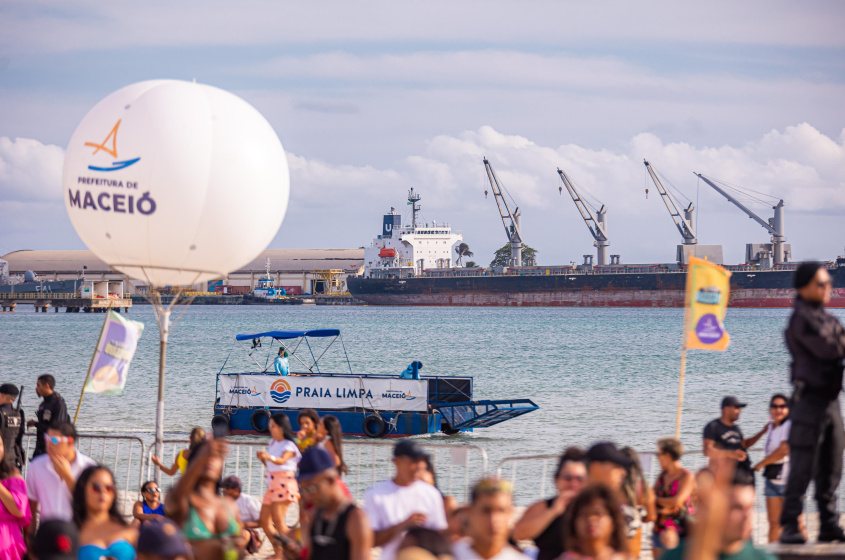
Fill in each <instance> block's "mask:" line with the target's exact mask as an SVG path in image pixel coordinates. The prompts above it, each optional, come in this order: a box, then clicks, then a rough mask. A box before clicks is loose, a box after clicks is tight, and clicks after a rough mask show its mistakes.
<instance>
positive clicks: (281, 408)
mask: <svg viewBox="0 0 845 560" xmlns="http://www.w3.org/2000/svg"><path fill="white" fill-rule="evenodd" d="M337 341H340V344H339V345H337V346H334V344H335V342H337ZM333 346H334V348H335V349H336V351H335V353H334V355H332V358H333V360H334V362H335V363H342V362H343V361H345V364H346V366H345V368H344V369H348V373H347V372H345V371H344V372H342V373H341V372H337V373H329V372H325V371H322V370H321V369H320V363H321V360H323V361H324V362H325V360H326V359H327V358H324V357H325V356H326V354H327V352H328V350H329V349H330V348H332V347H333ZM235 347H237V348H239V349H242V350H243V351H244V352H245V353H246V354H247V355H248V357H249V359H250V361H251V362H252V363H253V364H255V366H257V367H255V368H253V369H252V371H228V372H226V371H224V370H225V369H226V365H227V364H228V363H229V358H230V357H231V355H232V352H234V351H235ZM280 348H281V349H284V350H285V351H286V352H287V353H288V363H289V364H290V374H289V375H284V376H282V375H278V374H276V372H275V370H274V367H273V359H274V358H275V356H276V355H278V354H279V349H280ZM265 349H266V350H267V355H266V358H264V360H263V361H264V365H262V364H261V361H260V360H259V359H258V358H257V357H256V354H259V353H260V354H263V351H264V350H265ZM337 350H342V351H343V356H342V357H340V358H342V359H339V357H338V356H337V354H339V352H337ZM422 367H423V366H422V363H420V362H413V363H411V364H410V365H409V366H408V367H407V368H406V369H405V370H404V371H402V372H401V373H400V374H399V375H387V374H384V375H379V374H375V375H373V374H357V373H353V371H352V365H351V363H350V362H349V357H348V354H347V353H346V347H345V345H344V344H343V339H342V337H341V335H340V331H339V330H337V329H318V330H278V331H267V332H261V333H254V334H239V335H236V336H235V345H234V346H233V348H232V351H231V352H230V353H229V355H228V356H227V357H226V361H225V362H224V364H223V367H221V368H220V371H219V372H218V373H217V389H216V399H215V405H214V417H213V419H212V421H211V425H212V428H213V429H214V430H215V433H218V432H228V433H231V434H256V435H257V434H266V433H268V422H269V420H270V416H272V415H273V414H276V413H283V414H286V415H287V416H288V417H289V418H290V420H291V423H292V424H293V425H294V426H296V422H297V415H298V414H299V412H300V411H301V410H303V409H306V408H312V409H314V410H316V411H317V413H318V414H320V415H321V416H323V415H326V414H332V415H334V416H336V417H337V418H338V420H340V424H341V427H342V429H343V433H344V435H351V436H365V437H369V438H384V437H391V438H392V437H407V436H416V435H422V434H434V433H438V432H443V433H445V434H449V435H451V434H457V433H459V432H469V431H472V430H474V429H475V428H484V427H487V426H492V425H494V424H498V423H500V422H504V421H505V420H510V419H511V418H516V417H517V416H521V415H523V414H527V413H529V412H533V411H535V410H537V409H538V408H539V407H538V406H537V405H536V404H534V402H532V401H531V400H529V399H504V400H474V399H473V388H472V385H473V378H472V377H452V376H428V375H426V376H421V375H420V370H421V369H422Z"/></svg>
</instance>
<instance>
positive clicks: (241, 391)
mask: <svg viewBox="0 0 845 560" xmlns="http://www.w3.org/2000/svg"><path fill="white" fill-rule="evenodd" d="M229 394H232V395H247V396H250V397H257V396H258V395H260V394H261V391H259V390H258V389H256V388H255V386H254V385H253V387H252V389H250V388H249V387H232V388H231V389H229Z"/></svg>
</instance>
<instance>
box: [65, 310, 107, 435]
mask: <svg viewBox="0 0 845 560" xmlns="http://www.w3.org/2000/svg"><path fill="white" fill-rule="evenodd" d="M109 317H111V308H109V309H108V310H107V311H106V318H105V319H103V328H101V329H100V336H98V337H97V345H96V346H95V347H94V353H93V354H92V355H91V363H90V364H88V371H86V372H85V381H83V382H82V391H80V393H79V404H77V405H76V414H74V415H73V425H74V426H75V425H76V419H77V418H79V409H81V408H82V399H83V398H84V397H85V386H86V385H88V376H89V375H91V368H92V367H94V360H96V359H97V352H98V351H99V350H100V343H101V342H102V341H103V333H104V332H106V325H107V324H108V322H109Z"/></svg>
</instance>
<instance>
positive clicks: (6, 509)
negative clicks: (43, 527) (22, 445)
mask: <svg viewBox="0 0 845 560" xmlns="http://www.w3.org/2000/svg"><path fill="white" fill-rule="evenodd" d="M10 453H12V454H13V455H14V453H13V452H11V451H10ZM6 454H7V453H6V450H5V448H4V442H3V440H2V439H0V546H2V552H0V558H3V559H4V560H21V559H22V558H24V557H25V556H26V543H25V542H24V538H23V532H22V531H23V530H24V529H26V528H27V527H29V524H30V521H32V511H31V510H30V507H29V499H28V498H27V495H26V482H25V481H24V479H23V477H22V476H21V472H20V471H19V470H18V469H17V467H15V465H14V463H13V462H11V463H10V462H8V461H5V460H4V459H5V456H6Z"/></svg>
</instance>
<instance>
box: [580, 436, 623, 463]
mask: <svg viewBox="0 0 845 560" xmlns="http://www.w3.org/2000/svg"><path fill="white" fill-rule="evenodd" d="M586 459H587V462H588V463H592V462H597V463H614V464H616V465H619V466H620V467H622V468H625V469H627V468H628V467H630V466H631V459H629V458H628V456H627V455H625V454H624V453H622V452H621V451H619V449H617V447H616V444H615V443H613V442H612V441H600V442H598V443H594V444H593V446H592V447H590V448H589V449H588V450H587V456H586Z"/></svg>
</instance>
